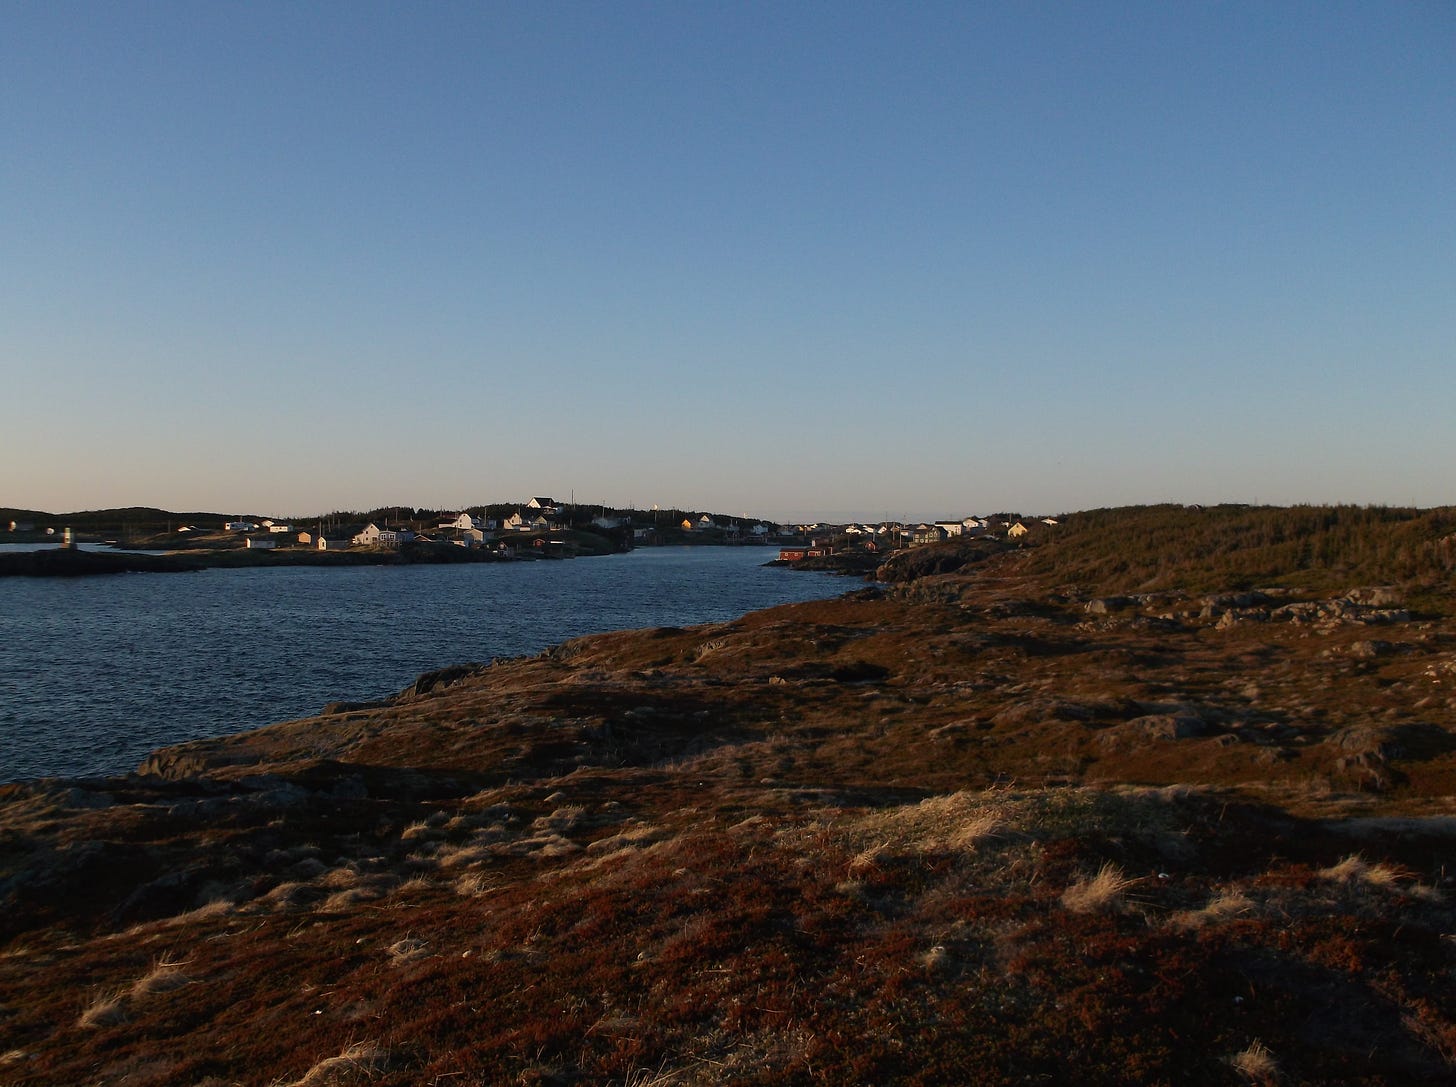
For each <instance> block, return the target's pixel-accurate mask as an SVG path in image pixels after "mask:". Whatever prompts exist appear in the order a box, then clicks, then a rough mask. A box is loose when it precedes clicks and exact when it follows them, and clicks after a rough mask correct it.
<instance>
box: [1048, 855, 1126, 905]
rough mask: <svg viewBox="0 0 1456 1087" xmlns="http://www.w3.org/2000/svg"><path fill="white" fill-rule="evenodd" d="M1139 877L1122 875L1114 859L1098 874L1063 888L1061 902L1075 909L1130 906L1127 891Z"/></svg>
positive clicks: (1104, 865) (1099, 870) (1103, 866)
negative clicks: (1133, 877)
mask: <svg viewBox="0 0 1456 1087" xmlns="http://www.w3.org/2000/svg"><path fill="white" fill-rule="evenodd" d="M1137 882H1138V881H1137V880H1135V879H1130V878H1129V877H1127V876H1125V875H1123V872H1122V869H1121V868H1119V867H1118V866H1117V865H1115V864H1113V863H1112V862H1111V861H1108V862H1106V863H1105V864H1103V865H1102V867H1101V868H1099V869H1098V870H1097V874H1096V875H1094V876H1089V877H1087V878H1086V879H1079V880H1077V882H1075V883H1073V884H1072V885H1071V886H1070V887H1068V888H1067V889H1066V890H1065V891H1063V892H1062V899H1061V901H1062V905H1063V906H1065V907H1066V908H1067V909H1069V910H1071V911H1072V912H1073V913H1117V912H1121V911H1122V910H1125V909H1126V908H1127V906H1128V902H1127V891H1128V889H1129V888H1130V887H1133V886H1135V885H1136V884H1137Z"/></svg>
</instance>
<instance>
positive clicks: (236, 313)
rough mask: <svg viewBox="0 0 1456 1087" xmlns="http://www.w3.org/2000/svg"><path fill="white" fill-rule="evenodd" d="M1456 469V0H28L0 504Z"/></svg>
mask: <svg viewBox="0 0 1456 1087" xmlns="http://www.w3.org/2000/svg"><path fill="white" fill-rule="evenodd" d="M1453 468H1456V4H1453V3H1451V2H1449V0H1433V2H1429V3H1408V2H1394V0H1379V2H1371V3H1362V4H1348V3H1338V2H1327V0H1321V2H1314V3H1299V4H1289V3H1275V2H1269V0H1258V2H1249V3H1214V2H1202V3H1164V2H1158V3H1147V4H1135V3H1055V4H1039V3H1005V2H995V3H972V2H967V0H960V2H955V3H946V4H938V3H913V4H900V3H888V2H886V3H873V4H863V3H847V2H835V3H803V2H792V3H782V2H776V3H750V2H737V0H735V2H732V3H695V2H678V0H672V2H662V3H651V4H649V3H634V2H613V3H587V2H573V3H549V2H548V3H537V2H532V3H511V4H505V3H479V2H471V3H446V2H440V3H428V4H414V3H408V4H407V3H396V4H375V3H361V2H358V0H348V2H337V3H293V2H290V3H266V2H256V0H250V2H247V3H229V2H208V3H195V2H192V0H187V2H185V3H166V2H154V0H149V2H146V3H131V2H125V0H106V2H103V3H75V2H65V0H59V2H58V0H40V2H16V0H0V505H5V506H19V507H25V508H35V509H42V510H47V511H51V512H62V511H69V510H75V509H83V508H99V507H106V506H117V505H154V506H162V507H166V508H171V509H180V510H189V509H211V510H218V511H223V512H229V511H236V512H244V511H246V512H252V513H257V514H276V515H303V514H310V513H318V512H325V511H328V510H333V509H363V508H371V507H375V506H380V505H387V504H405V505H416V506H440V507H445V506H460V505H464V504H473V503H479V502H485V501H507V500H516V499H524V498H526V497H528V496H530V495H552V496H555V497H558V498H564V497H566V496H568V495H569V494H571V493H572V492H574V493H575V495H576V497H577V499H578V500H581V501H592V502H606V503H609V504H619V505H625V504H629V503H630V504H635V505H637V506H643V507H645V506H650V505H652V504H653V503H657V504H660V505H663V506H684V507H689V508H701V509H711V510H714V511H716V512H722V513H750V514H753V515H758V516H771V517H779V518H785V519H787V518H801V517H803V518H835V519H840V518H849V517H855V518H873V519H876V520H878V519H880V518H882V517H886V516H891V517H913V518H922V517H930V516H949V515H953V514H954V515H964V514H967V513H975V512H981V513H985V512H993V511H997V510H1004V509H1015V510H1020V511H1023V512H1026V513H1054V512H1063V511H1068V510H1074V509H1082V508H1089V507H1095V506H1107V505H1120V504H1125V503H1140V502H1159V501H1168V500H1172V501H1182V502H1203V503H1213V502H1219V501H1244V502H1263V503H1292V502H1355V503H1387V504H1401V505H1404V504H1409V503H1415V504H1417V505H1422V506H1427V505H1437V504H1447V503H1453V502H1456V473H1453Z"/></svg>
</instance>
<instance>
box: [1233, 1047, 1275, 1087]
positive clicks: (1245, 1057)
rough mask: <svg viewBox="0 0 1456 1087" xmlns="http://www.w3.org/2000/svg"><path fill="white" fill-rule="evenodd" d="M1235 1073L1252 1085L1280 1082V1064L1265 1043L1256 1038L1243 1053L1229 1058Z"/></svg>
mask: <svg viewBox="0 0 1456 1087" xmlns="http://www.w3.org/2000/svg"><path fill="white" fill-rule="evenodd" d="M1229 1064H1230V1065H1232V1066H1233V1069H1234V1071H1235V1072H1238V1073H1239V1074H1240V1075H1241V1076H1243V1077H1244V1078H1245V1079H1247V1080H1248V1081H1249V1082H1250V1083H1259V1084H1272V1083H1278V1082H1279V1062H1278V1061H1276V1060H1275V1059H1274V1054H1272V1053H1270V1052H1269V1050H1268V1048H1267V1047H1266V1046H1265V1045H1264V1043H1263V1042H1261V1041H1259V1039H1257V1038H1255V1039H1254V1040H1253V1041H1252V1042H1250V1043H1249V1047H1248V1048H1247V1049H1245V1050H1244V1051H1243V1052H1242V1053H1235V1054H1234V1055H1233V1056H1232V1057H1230V1058H1229Z"/></svg>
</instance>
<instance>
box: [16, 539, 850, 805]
mask: <svg viewBox="0 0 1456 1087" xmlns="http://www.w3.org/2000/svg"><path fill="white" fill-rule="evenodd" d="M767 557H768V556H767V555H766V554H765V553H764V551H763V549H760V548H732V547H724V548H716V547H696V548H645V549H641V550H638V551H633V552H631V553H629V554H625V555H612V556H605V557H601V558H594V559H583V560H579V561H577V562H552V563H512V564H504V565H469V566H396V567H372V566H371V567H350V568H341V569H324V568H313V567H299V568H286V569H236V570H204V571H200V572H197V573H193V574H186V575H182V576H165V575H155V574H127V575H123V576H119V577H85V578H63V579H49V578H35V579H33V578H7V579H4V580H3V581H0V782H3V781H18V780H23V779H27V778H34V777H51V776H67V777H72V776H86V775H102V774H117V773H125V772H127V771H130V770H133V769H135V767H136V766H137V764H138V763H139V762H140V761H141V760H142V759H143V758H144V757H145V756H146V755H147V754H148V753H149V752H150V751H152V750H153V749H155V748H157V747H159V746H162V745H166V744H175V743H180V742H182V741H185V740H190V739H197V738H201V737H208V736H219V735H224V734H227V733H232V732H239V731H242V730H245V729H251V728H256V727H258V726H261V725H266V724H271V723H272V722H275V721H280V720H288V719H291V718H295V717H302V716H307V715H310V714H314V713H317V712H318V711H319V710H320V709H322V708H323V706H324V705H325V704H326V703H328V702H331V701H337V700H345V701H353V700H363V699H372V698H378V697H382V696H384V695H387V694H390V693H392V692H394V691H397V690H399V689H400V688H402V687H405V686H407V685H408V684H409V683H410V682H412V681H413V680H414V679H415V677H416V676H418V675H420V674H421V673H424V672H428V671H432V670H434V669H437V668H442V667H446V666H448V665H452V664H460V663H466V662H484V661H489V660H491V659H492V658H501V657H512V656H521V655H526V654H532V653H538V652H540V651H541V650H542V649H545V648H546V647H547V646H550V645H553V644H555V643H557V642H560V641H563V640H565V639H567V638H572V637H576V636H578V635H581V634H589V633H592V632H595V631H604V630H621V629H629V628H635V627H649V626H686V625H691V624H695V623H707V622H721V621H723V620H727V619H732V618H735V617H736V616H739V615H742V614H743V613H744V612H747V611H752V610H754V609H756V608H763V607H769V606H771V605H774V604H780V603H787V602H790V601H795V600H811V599H820V598H823V597H829V596H835V595H837V594H838V593H840V592H842V591H844V590H845V589H846V588H849V587H851V586H850V585H849V584H847V583H846V582H845V580H844V579H843V578H837V577H834V576H831V575H826V574H806V573H795V572H791V571H789V570H785V569H771V568H764V567H763V566H762V565H761V564H762V563H763V562H764V560H765V559H766V558H767Z"/></svg>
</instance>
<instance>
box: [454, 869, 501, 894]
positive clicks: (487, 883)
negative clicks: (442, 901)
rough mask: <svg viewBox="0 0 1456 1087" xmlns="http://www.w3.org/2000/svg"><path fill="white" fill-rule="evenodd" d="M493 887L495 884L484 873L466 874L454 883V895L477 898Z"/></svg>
mask: <svg viewBox="0 0 1456 1087" xmlns="http://www.w3.org/2000/svg"><path fill="white" fill-rule="evenodd" d="M494 887H495V883H494V882H493V881H492V880H491V878H490V877H489V876H487V875H486V874H485V873H484V872H466V873H465V874H464V875H463V876H461V877H460V878H459V879H457V880H456V881H455V893H456V894H458V895H460V896H461V897H462V898H478V897H479V896H481V895H483V894H485V893H486V892H487V891H489V890H491V889H493V888H494Z"/></svg>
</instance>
